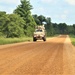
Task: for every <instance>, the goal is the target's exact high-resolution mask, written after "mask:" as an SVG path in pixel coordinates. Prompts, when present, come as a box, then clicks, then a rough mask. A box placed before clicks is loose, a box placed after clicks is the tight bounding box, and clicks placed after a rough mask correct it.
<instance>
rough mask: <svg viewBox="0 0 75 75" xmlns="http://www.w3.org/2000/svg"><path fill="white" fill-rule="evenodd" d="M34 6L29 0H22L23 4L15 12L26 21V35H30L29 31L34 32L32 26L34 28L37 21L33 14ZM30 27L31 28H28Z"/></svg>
mask: <svg viewBox="0 0 75 75" xmlns="http://www.w3.org/2000/svg"><path fill="white" fill-rule="evenodd" d="M31 9H32V6H31V5H30V2H29V0H21V4H20V5H19V6H18V7H17V8H16V9H15V10H14V13H16V14H18V15H20V17H22V18H23V19H24V21H25V22H26V26H24V30H25V32H24V33H25V35H30V33H29V34H28V32H27V31H30V32H32V31H33V30H32V28H33V29H34V27H35V25H36V23H35V21H34V19H33V17H32V15H31V11H30V10H31ZM29 27H30V29H28V28H29Z"/></svg>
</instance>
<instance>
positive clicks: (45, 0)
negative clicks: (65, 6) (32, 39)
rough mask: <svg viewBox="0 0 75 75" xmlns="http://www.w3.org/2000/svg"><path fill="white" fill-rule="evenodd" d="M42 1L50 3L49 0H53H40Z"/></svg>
mask: <svg viewBox="0 0 75 75" xmlns="http://www.w3.org/2000/svg"><path fill="white" fill-rule="evenodd" d="M41 1H42V2H44V3H51V2H53V0H41Z"/></svg>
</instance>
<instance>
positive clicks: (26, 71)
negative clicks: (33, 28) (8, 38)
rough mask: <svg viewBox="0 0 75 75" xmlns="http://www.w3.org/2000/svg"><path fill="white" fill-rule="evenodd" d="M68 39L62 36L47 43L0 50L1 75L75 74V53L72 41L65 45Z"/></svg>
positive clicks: (15, 46)
mask: <svg viewBox="0 0 75 75" xmlns="http://www.w3.org/2000/svg"><path fill="white" fill-rule="evenodd" d="M66 39H67V36H66V35H61V36H59V37H56V38H53V39H50V40H49V39H48V41H46V42H42V41H37V42H32V43H26V44H19V45H14V46H11V47H9V46H8V47H5V48H0V75H73V74H75V72H74V71H75V67H74V66H75V64H74V63H75V55H74V52H75V51H74V50H72V45H71V43H70V41H69V42H66V43H65V44H64V42H65V40H66ZM69 43H70V44H69ZM70 55H71V57H70Z"/></svg>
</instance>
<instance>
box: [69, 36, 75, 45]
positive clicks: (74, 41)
mask: <svg viewBox="0 0 75 75" xmlns="http://www.w3.org/2000/svg"><path fill="white" fill-rule="evenodd" d="M70 39H71V42H72V44H73V45H74V46H75V35H70Z"/></svg>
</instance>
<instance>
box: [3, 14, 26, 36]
mask: <svg viewBox="0 0 75 75" xmlns="http://www.w3.org/2000/svg"><path fill="white" fill-rule="evenodd" d="M7 16H8V17H7V18H8V19H7V20H6V22H5V24H4V25H3V30H2V31H3V33H4V34H5V35H6V37H21V36H23V35H24V29H23V28H24V26H25V25H26V24H25V21H24V20H23V18H21V17H20V16H19V15H17V14H10V15H9V14H8V15H7Z"/></svg>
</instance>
